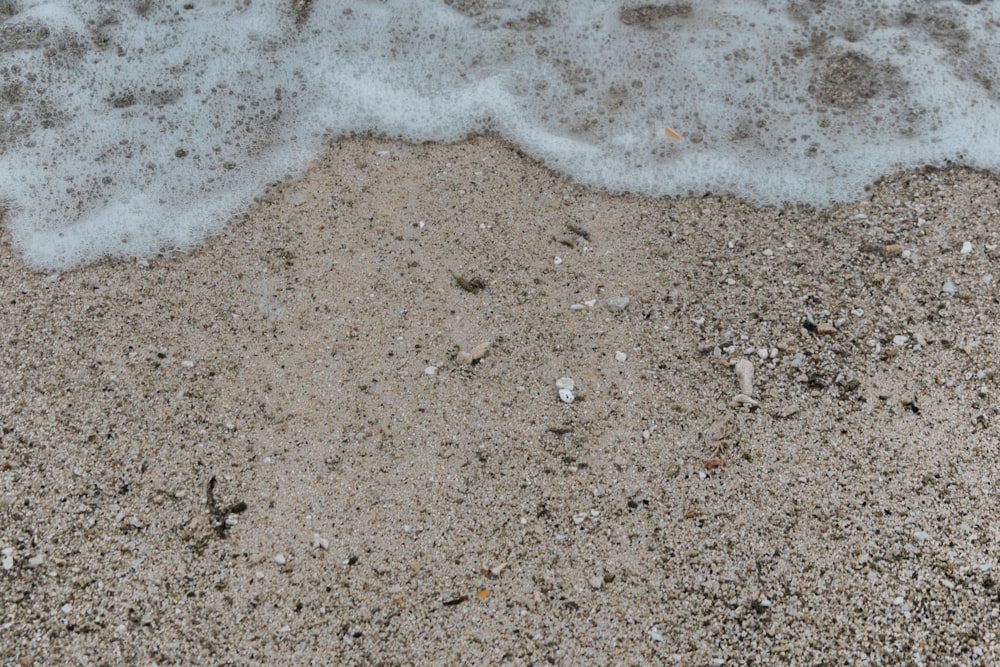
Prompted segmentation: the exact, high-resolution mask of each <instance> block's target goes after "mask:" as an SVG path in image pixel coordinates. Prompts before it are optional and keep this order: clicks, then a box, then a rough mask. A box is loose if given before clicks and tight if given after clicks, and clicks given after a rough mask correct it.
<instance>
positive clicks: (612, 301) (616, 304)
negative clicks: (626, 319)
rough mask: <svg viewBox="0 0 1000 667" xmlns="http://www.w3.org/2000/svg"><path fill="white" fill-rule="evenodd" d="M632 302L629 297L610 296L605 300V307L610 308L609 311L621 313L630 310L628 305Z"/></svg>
mask: <svg viewBox="0 0 1000 667" xmlns="http://www.w3.org/2000/svg"><path fill="white" fill-rule="evenodd" d="M631 302H632V300H631V299H630V298H628V297H627V296H609V297H608V298H607V299H605V300H604V305H605V306H607V307H608V310H614V311H620V310H625V309H626V308H628V305H629V304H630V303H631Z"/></svg>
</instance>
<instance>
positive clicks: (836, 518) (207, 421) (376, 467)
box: [0, 137, 1000, 666]
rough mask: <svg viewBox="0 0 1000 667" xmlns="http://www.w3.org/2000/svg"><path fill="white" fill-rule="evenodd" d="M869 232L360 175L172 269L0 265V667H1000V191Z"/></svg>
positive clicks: (477, 146)
mask: <svg viewBox="0 0 1000 667" xmlns="http://www.w3.org/2000/svg"><path fill="white" fill-rule="evenodd" d="M869 194H870V196H869V198H867V199H866V200H865V201H862V202H859V203H856V204H854V205H850V206H844V207H839V208H836V209H833V210H830V211H818V210H812V209H808V208H793V207H791V208H785V209H775V208H759V207H754V206H751V205H749V204H747V203H745V202H741V201H739V200H736V199H733V198H729V197H716V196H708V197H699V198H688V199H648V198H643V197H636V196H613V195H608V194H605V193H598V192H594V191H591V190H588V189H586V188H583V187H579V186H577V185H574V184H572V183H570V182H568V181H567V180H566V179H564V178H562V177H560V176H557V175H553V174H552V173H550V172H548V171H546V170H545V169H544V168H542V167H540V166H539V165H537V164H534V163H533V162H531V161H530V160H528V159H526V158H524V157H523V156H521V155H520V154H519V153H518V152H517V151H515V150H513V149H511V148H510V147H508V146H506V145H504V144H503V143H502V142H500V141H498V140H496V139H494V138H490V137H483V138H476V139H472V140H469V141H467V142H463V143H461V144H458V145H427V146H412V145H405V144H400V143H396V142H393V141H388V140H384V139H377V138H355V139H345V140H341V141H337V142H335V143H334V144H332V146H331V148H330V150H329V152H328V154H327V155H326V156H325V157H324V158H323V159H322V160H320V161H318V162H317V164H316V165H315V166H314V168H312V169H311V170H310V171H309V172H308V173H307V174H305V175H304V176H303V177H302V178H301V179H298V180H296V181H295V182H290V183H286V184H282V185H280V186H277V187H275V188H273V189H272V190H271V191H269V192H268V193H267V194H266V195H265V196H263V197H262V198H261V200H260V201H259V202H258V203H257V204H256V205H254V206H253V208H252V210H251V211H250V212H249V213H247V214H246V215H244V216H242V217H241V218H240V219H238V220H236V221H234V223H233V224H232V225H231V227H230V228H229V229H228V230H226V231H225V232H224V233H222V234H220V235H219V236H218V237H216V238H215V239H213V240H211V241H209V242H207V243H205V244H204V245H203V246H202V247H199V248H197V249H195V250H193V251H191V252H188V253H185V254H176V255H173V256H170V257H165V258H160V259H155V260H152V261H149V262H139V263H136V262H134V261H130V262H124V261H117V262H105V263H102V264H100V265H97V266H91V267H86V268H83V269H80V270H77V271H74V272H71V273H68V274H65V275H61V276H46V275H44V274H38V273H33V272H31V271H29V270H27V269H26V268H25V266H24V265H23V263H22V261H21V259H20V258H19V257H18V256H17V254H16V252H15V251H14V249H13V248H12V247H11V244H10V242H9V238H8V239H6V240H5V241H4V243H3V245H2V248H0V252H2V268H0V276H2V277H0V285H2V287H0V289H2V297H3V309H2V315H0V334H2V340H0V360H2V361H0V364H2V367H0V378H2V386H0V389H2V392H3V394H2V405H0V426H2V431H0V549H3V569H2V570H0V597H2V601H3V611H2V617H0V661H2V664H4V665H32V664H33V665H118V664H139V665H153V664H156V665H185V664H205V665H254V664H275V665H277V664H318V665H327V664H342V665H374V664H382V665H397V664H451V665H454V664H460V663H463V662H464V663H469V664H557V665H579V664H614V665H618V664H622V665H627V664H635V665H638V664H656V663H663V664H684V665H691V666H694V665H722V664H726V665H746V664H796V665H820V664H825V665H846V664H858V665H862V664H892V665H896V664H898V665H924V664H926V665H958V664H963V665H964V664H982V665H992V664H1000V647H998V639H997V634H996V633H997V632H998V627H1000V620H998V615H1000V571H998V570H997V569H996V564H997V561H998V558H1000V556H998V554H1000V527H998V525H997V524H996V522H995V518H996V515H997V501H996V498H995V497H994V492H995V486H996V484H997V482H998V467H997V459H998V454H1000V438H998V433H997V424H998V415H997V405H998V404H997V399H996V396H997V394H998V392H1000V386H998V381H997V372H998V349H997V347H998V343H997V338H996V336H995V333H996V326H997V324H996V323H997V322H998V315H1000V306H998V299H997V296H998V291H997V287H996V283H997V280H991V279H990V277H989V276H990V275H991V274H993V273H994V272H996V273H998V274H1000V271H997V270H996V267H995V266H994V265H995V263H996V259H997V258H998V257H1000V238H998V235H1000V185H998V180H997V178H996V177H994V176H990V175H984V174H979V173H975V172H971V171H968V170H961V169H956V170H950V169H949V170H943V171H927V172H921V173H907V174H901V175H898V176H895V177H893V178H890V179H886V181H884V182H882V183H880V184H878V185H877V186H874V187H873V188H872V190H871V192H870V193H869ZM966 241H968V242H970V244H971V252H968V253H963V244H964V243H965V242H966ZM948 281H950V283H951V284H953V285H954V291H950V290H951V285H949V286H948V287H947V288H945V283H946V282H948ZM463 282H464V287H463V285H462V284H460V283H463ZM480 283H481V284H482V285H483V287H482V289H476V285H478V284H480ZM467 288H468V289H467ZM469 290H472V291H469ZM622 296H627V297H629V299H630V302H629V303H628V305H627V307H626V308H624V309H623V310H614V309H612V308H609V306H608V299H609V298H610V299H612V305H614V304H615V300H614V297H622ZM618 305H621V304H620V302H619V303H618ZM485 343H489V347H488V349H487V350H486V353H485V356H483V357H482V358H481V359H480V360H479V361H478V362H477V363H474V364H468V363H461V358H462V357H461V355H459V356H456V353H459V352H460V351H464V352H471V351H473V350H474V349H475V348H476V347H477V346H479V345H481V344H485ZM479 351H480V352H481V351H482V350H481V349H480V350H479ZM740 359H746V360H749V361H750V362H752V363H753V365H754V368H755V378H754V381H753V386H752V390H753V393H752V399H753V400H754V401H756V402H757V403H752V404H751V403H749V402H746V401H744V403H739V402H735V403H734V402H733V397H734V395H736V394H737V393H738V392H739V384H738V380H737V377H736V375H735V373H734V364H735V363H736V362H737V361H738V360H740ZM430 367H434V368H436V373H434V374H430V372H429V371H428V369H429V368H430ZM561 376H568V377H571V378H573V380H574V384H575V387H574V393H575V401H574V402H573V403H571V404H568V403H564V402H562V401H561V400H560V399H559V396H558V394H557V389H556V386H555V383H556V380H557V379H558V378H560V377H561ZM212 479H215V480H216V482H215V484H214V489H213V490H212V492H211V493H209V485H210V480H212ZM240 503H245V506H244V505H240ZM241 510H242V511H241ZM227 519H228V523H227Z"/></svg>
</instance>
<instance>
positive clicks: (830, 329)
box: [816, 322, 837, 336]
mask: <svg viewBox="0 0 1000 667" xmlns="http://www.w3.org/2000/svg"><path fill="white" fill-rule="evenodd" d="M816 333H818V334H824V335H826V336H832V335H833V334H835V333H837V327H835V326H833V325H832V324H830V323H829V322H823V323H822V324H818V325H816Z"/></svg>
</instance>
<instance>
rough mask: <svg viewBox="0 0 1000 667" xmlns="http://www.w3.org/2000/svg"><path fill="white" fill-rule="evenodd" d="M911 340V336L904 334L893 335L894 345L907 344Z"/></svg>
mask: <svg viewBox="0 0 1000 667" xmlns="http://www.w3.org/2000/svg"><path fill="white" fill-rule="evenodd" d="M909 340H910V337H909V336H904V335H902V334H900V335H898V336H893V337H892V344H893V345H906V343H907V342H909Z"/></svg>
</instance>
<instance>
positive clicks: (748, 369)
mask: <svg viewBox="0 0 1000 667" xmlns="http://www.w3.org/2000/svg"><path fill="white" fill-rule="evenodd" d="M733 370H735V371H736V377H737V378H738V379H739V382H740V393H741V394H746V395H747V396H750V395H752V394H753V375H754V368H753V362H751V361H749V360H747V359H740V360H739V361H737V362H736V365H735V366H734V367H733Z"/></svg>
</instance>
